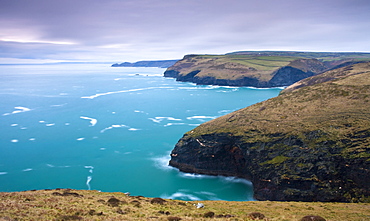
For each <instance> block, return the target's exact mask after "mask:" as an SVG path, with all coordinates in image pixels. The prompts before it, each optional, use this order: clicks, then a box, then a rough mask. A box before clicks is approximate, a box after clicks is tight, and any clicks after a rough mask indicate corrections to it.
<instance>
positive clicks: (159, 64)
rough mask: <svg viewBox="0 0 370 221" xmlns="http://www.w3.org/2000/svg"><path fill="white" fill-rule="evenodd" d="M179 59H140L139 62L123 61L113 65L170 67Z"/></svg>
mask: <svg viewBox="0 0 370 221" xmlns="http://www.w3.org/2000/svg"><path fill="white" fill-rule="evenodd" d="M177 61H178V60H160V61H138V62H134V63H131V62H123V63H120V64H118V63H116V64H112V67H158V68H168V67H170V66H172V65H174V64H175V63H176V62H177Z"/></svg>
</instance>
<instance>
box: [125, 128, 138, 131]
mask: <svg viewBox="0 0 370 221" xmlns="http://www.w3.org/2000/svg"><path fill="white" fill-rule="evenodd" d="M128 130H129V131H137V130H141V129H137V128H130V129H128Z"/></svg>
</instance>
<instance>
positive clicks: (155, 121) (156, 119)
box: [149, 117, 181, 123]
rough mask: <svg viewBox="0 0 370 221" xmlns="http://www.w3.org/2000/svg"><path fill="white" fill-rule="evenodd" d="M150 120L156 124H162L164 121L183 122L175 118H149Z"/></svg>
mask: <svg viewBox="0 0 370 221" xmlns="http://www.w3.org/2000/svg"><path fill="white" fill-rule="evenodd" d="M149 120H152V121H153V122H154V123H160V122H162V121H163V120H172V121H181V119H177V118H174V117H154V118H149Z"/></svg>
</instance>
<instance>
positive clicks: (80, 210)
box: [0, 189, 370, 221]
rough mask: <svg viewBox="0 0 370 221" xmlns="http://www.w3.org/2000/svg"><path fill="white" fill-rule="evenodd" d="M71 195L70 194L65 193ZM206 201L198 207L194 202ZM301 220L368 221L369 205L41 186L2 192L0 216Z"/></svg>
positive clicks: (3, 217) (111, 218)
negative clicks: (176, 197)
mask: <svg viewBox="0 0 370 221" xmlns="http://www.w3.org/2000/svg"><path fill="white" fill-rule="evenodd" d="M65 193H70V194H65ZM197 203H203V204H204V205H205V206H204V208H200V209H197V208H196V207H195V206H194V204H197ZM251 213H261V214H263V215H264V216H265V219H264V220H270V221H274V220H280V221H281V220H287V221H288V220H300V219H301V218H302V217H304V216H307V215H318V216H321V217H323V218H325V219H326V220H327V221H330V220H333V221H334V220H352V221H356V220H359V221H360V220H369V218H370V204H368V203H357V204H356V203H319V202H312V203H307V202H270V201H248V202H231V201H191V202H186V201H179V200H169V199H160V198H154V199H153V198H146V197H140V196H127V195H125V194H123V193H104V192H98V191H88V190H66V189H58V190H38V191H25V192H11V193H4V192H3V193H0V220H179V219H178V218H180V219H181V220H211V219H216V220H246V221H248V220H251V219H250V218H249V216H248V215H249V214H251Z"/></svg>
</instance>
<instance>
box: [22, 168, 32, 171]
mask: <svg viewBox="0 0 370 221" xmlns="http://www.w3.org/2000/svg"><path fill="white" fill-rule="evenodd" d="M31 170H33V169H32V168H27V169H24V170H22V171H23V172H28V171H31Z"/></svg>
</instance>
